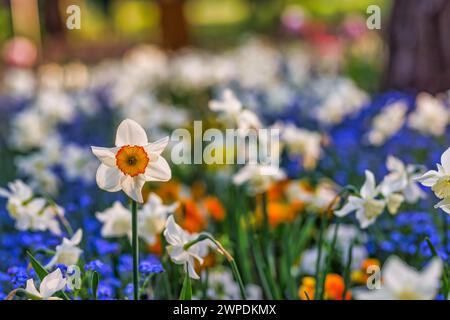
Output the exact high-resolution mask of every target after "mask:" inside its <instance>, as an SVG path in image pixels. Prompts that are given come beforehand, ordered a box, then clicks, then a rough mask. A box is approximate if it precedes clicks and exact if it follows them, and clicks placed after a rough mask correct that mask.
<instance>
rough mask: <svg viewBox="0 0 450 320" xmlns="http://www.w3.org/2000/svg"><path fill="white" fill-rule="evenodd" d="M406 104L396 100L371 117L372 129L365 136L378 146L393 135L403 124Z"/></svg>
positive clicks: (406, 108)
mask: <svg viewBox="0 0 450 320" xmlns="http://www.w3.org/2000/svg"><path fill="white" fill-rule="evenodd" d="M407 111H408V106H407V105H406V103H405V102H404V101H396V102H394V103H391V104H389V105H388V106H386V107H385V108H384V109H383V111H381V112H380V113H379V114H378V115H377V116H375V117H374V118H373V121H372V129H371V130H370V131H369V133H368V134H367V138H368V140H369V142H370V143H371V144H372V145H375V146H380V145H383V144H384V143H385V141H386V140H388V139H389V138H390V137H392V136H393V135H395V134H396V133H397V132H398V131H399V130H400V129H401V128H402V127H403V125H404V124H405V115H406V112H407Z"/></svg>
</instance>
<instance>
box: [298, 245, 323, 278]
mask: <svg viewBox="0 0 450 320" xmlns="http://www.w3.org/2000/svg"><path fill="white" fill-rule="evenodd" d="M326 257H327V253H326V251H325V250H322V254H321V256H320V263H319V265H320V266H319V268H320V269H321V270H322V268H323V267H324V265H325V261H326ZM317 258H318V252H317V248H312V249H308V250H305V251H304V252H303V253H302V257H301V259H300V268H299V271H300V272H301V273H305V274H308V275H315V274H316V263H317Z"/></svg>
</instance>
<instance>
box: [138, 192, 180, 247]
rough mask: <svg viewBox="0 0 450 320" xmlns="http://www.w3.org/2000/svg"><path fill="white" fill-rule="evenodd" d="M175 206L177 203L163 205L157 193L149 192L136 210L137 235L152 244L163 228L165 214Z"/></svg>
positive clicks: (165, 218) (174, 208)
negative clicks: (145, 200) (139, 208)
mask: <svg viewBox="0 0 450 320" xmlns="http://www.w3.org/2000/svg"><path fill="white" fill-rule="evenodd" d="M177 207H178V203H174V204H172V205H170V206H166V205H164V204H163V203H162V200H161V198H160V197H159V196H158V195H156V194H154V193H151V194H150V196H149V198H148V201H147V202H146V203H145V204H144V205H143V206H142V209H141V210H139V212H138V220H139V224H138V225H139V236H140V237H141V238H143V239H144V240H145V242H147V243H148V244H150V245H152V244H154V243H155V242H156V239H157V236H158V235H159V234H160V233H161V232H162V231H163V230H164V227H165V225H166V220H167V215H168V214H169V213H173V212H174V211H175V210H176V209H177Z"/></svg>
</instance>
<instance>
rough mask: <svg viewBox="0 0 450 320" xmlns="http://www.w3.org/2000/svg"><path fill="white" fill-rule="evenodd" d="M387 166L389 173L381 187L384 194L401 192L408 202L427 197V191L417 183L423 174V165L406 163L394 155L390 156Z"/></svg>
mask: <svg viewBox="0 0 450 320" xmlns="http://www.w3.org/2000/svg"><path fill="white" fill-rule="evenodd" d="M386 167H387V169H388V170H389V173H388V174H387V175H386V176H385V177H384V179H383V181H382V182H381V185H380V188H381V192H382V193H383V194H384V195H389V194H392V193H401V194H403V196H404V197H405V200H406V202H408V203H415V202H417V201H418V200H419V199H421V198H424V197H425V193H424V192H423V191H422V189H420V187H419V186H418V184H417V178H419V177H420V176H421V173H420V172H421V167H420V166H417V165H413V164H408V165H406V164H404V163H403V162H402V161H401V160H400V159H398V158H396V157H394V156H388V158H387V160H386Z"/></svg>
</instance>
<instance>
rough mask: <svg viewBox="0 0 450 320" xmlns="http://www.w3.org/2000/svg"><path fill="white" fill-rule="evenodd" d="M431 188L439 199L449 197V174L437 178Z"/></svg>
mask: <svg viewBox="0 0 450 320" xmlns="http://www.w3.org/2000/svg"><path fill="white" fill-rule="evenodd" d="M431 190H433V192H434V194H435V195H436V197H438V198H440V199H444V198H448V197H450V176H444V177H442V178H439V180H438V181H437V182H436V184H435V185H434V186H432V187H431Z"/></svg>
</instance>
